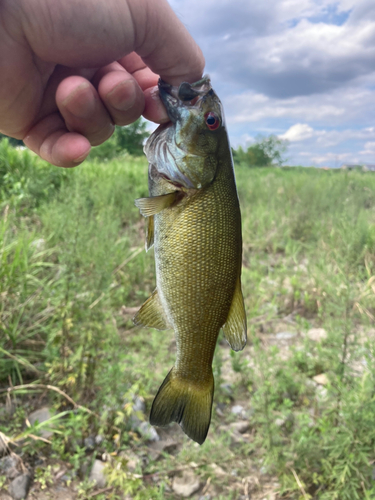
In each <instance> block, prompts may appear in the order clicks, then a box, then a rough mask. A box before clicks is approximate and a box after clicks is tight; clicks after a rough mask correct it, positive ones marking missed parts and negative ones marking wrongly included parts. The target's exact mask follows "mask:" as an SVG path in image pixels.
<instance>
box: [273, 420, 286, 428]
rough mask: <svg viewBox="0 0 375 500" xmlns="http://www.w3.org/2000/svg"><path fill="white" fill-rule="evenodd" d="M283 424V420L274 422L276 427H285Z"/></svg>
mask: <svg viewBox="0 0 375 500" xmlns="http://www.w3.org/2000/svg"><path fill="white" fill-rule="evenodd" d="M285 422H286V420H285V418H277V419H276V420H275V425H276V427H282V426H283V425H285Z"/></svg>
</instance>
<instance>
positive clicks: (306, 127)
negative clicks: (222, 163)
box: [169, 0, 375, 166]
mask: <svg viewBox="0 0 375 500" xmlns="http://www.w3.org/2000/svg"><path fill="white" fill-rule="evenodd" d="M169 1H170V3H171V5H172V7H173V8H174V9H175V10H176V12H177V13H178V15H179V16H180V18H181V19H182V21H183V22H184V23H185V24H186V25H187V27H188V28H189V29H190V31H191V32H192V34H193V36H194V37H195V38H196V40H197V41H198V43H199V45H200V46H201V47H202V49H203V53H204V55H205V57H206V62H207V70H208V72H209V73H210V74H211V77H212V81H213V84H214V88H215V90H216V91H217V92H218V94H219V96H220V98H221V99H222V101H223V104H224V107H225V111H226V117H227V123H228V126H229V133H230V136H231V142H232V144H233V145H234V146H235V147H237V145H239V144H242V145H244V146H246V145H248V144H250V143H251V142H252V140H253V138H254V137H256V136H257V134H258V133H259V132H263V133H267V134H268V133H274V134H276V135H278V136H280V137H283V138H286V139H288V140H289V141H290V147H289V149H290V153H291V154H290V155H289V156H291V157H292V158H291V159H292V161H295V162H296V163H300V164H301V163H302V164H311V162H313V163H317V164H327V162H328V163H329V162H330V164H331V165H336V166H337V162H344V161H345V162H355V161H358V158H362V160H361V161H368V162H370V160H371V159H372V162H374V150H375V147H374V144H373V143H374V142H375V128H374V122H375V120H374V116H375V8H374V0H267V1H266V2H257V1H255V0H205V2H202V1H201V0H169Z"/></svg>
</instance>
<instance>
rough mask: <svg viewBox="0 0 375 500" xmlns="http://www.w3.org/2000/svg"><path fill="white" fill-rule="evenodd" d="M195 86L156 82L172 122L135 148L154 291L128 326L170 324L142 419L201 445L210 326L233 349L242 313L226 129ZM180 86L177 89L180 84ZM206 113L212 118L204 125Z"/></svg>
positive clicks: (204, 86)
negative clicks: (172, 347) (168, 352)
mask: <svg viewBox="0 0 375 500" xmlns="http://www.w3.org/2000/svg"><path fill="white" fill-rule="evenodd" d="M202 82H203V83H202ZM198 84H199V85H200V87H199V90H196V89H198ZM198 84H197V85H196V86H194V84H192V85H191V93H188V95H189V96H190V95H194V92H195V91H196V92H199V96H198V98H197V100H196V101H195V102H194V104H192V103H189V102H186V100H184V101H182V100H177V99H176V98H175V97H174V98H173V100H172V99H171V98H170V96H171V93H173V92H174V95H175V94H176V90H175V89H174V90H173V89H172V88H169V89H168V90H166V89H165V85H164V84H163V83H160V84H159V89H160V94H161V97H162V100H163V102H164V104H165V105H166V108H167V111H170V106H173V112H170V117H171V119H172V121H173V120H174V122H173V124H172V125H170V126H161V127H160V128H159V129H158V130H157V131H156V132H154V133H153V135H152V136H151V137H150V138H149V140H148V142H147V144H146V147H145V152H146V155H147V158H148V159H149V162H150V167H149V190H150V198H143V199H140V200H136V204H137V206H138V207H139V208H140V210H141V213H142V214H143V215H145V216H147V217H148V218H149V225H148V231H149V232H148V236H147V242H148V247H149V246H150V245H151V244H152V242H153V243H154V249H155V269H156V290H155V292H154V293H153V295H152V296H151V297H150V299H148V300H147V301H146V303H145V304H144V305H143V306H142V308H141V309H140V311H139V312H138V313H137V315H136V317H135V323H136V324H143V325H145V326H154V327H159V328H167V327H171V328H173V330H174V333H175V337H176V347H177V356H176V362H175V365H174V367H173V368H172V370H171V371H170V372H169V374H168V375H167V377H166V379H165V381H164V382H163V384H162V386H161V387H160V389H159V392H158V394H157V395H156V397H155V400H154V403H153V406H152V409H151V415H150V422H151V423H152V424H153V425H161V426H165V425H167V424H168V423H170V422H172V421H177V422H178V423H179V424H180V425H181V427H182V429H183V430H184V432H185V433H186V434H187V435H188V436H189V437H191V438H192V439H194V440H195V441H197V442H198V443H203V442H204V440H205V438H206V435H207V432H208V428H209V424H210V419H211V407H212V398H213V390H214V380H213V373H212V360H213V356H214V351H215V347H216V342H217V337H218V334H219V331H220V329H221V328H223V330H224V334H225V336H226V338H227V340H228V342H229V344H230V345H231V347H232V348H233V349H235V350H239V349H242V348H243V347H244V345H245V343H246V316H245V310H244V306H243V297H242V291H241V280H240V276H241V259H242V237H241V214H240V207H239V202H238V196H237V190H236V185H235V178H234V171H233V164H232V157H231V152H230V146H229V141H228V136H227V132H226V129H225V124H224V119H223V113H222V108H221V103H220V101H219V99H218V97H217V96H216V94H215V93H214V92H213V90H212V89H211V85H210V82H209V80H208V79H207V78H206V79H204V80H202V81H201V82H198ZM183 85H184V92H186V85H190V84H183ZM171 89H172V90H171ZM177 93H178V92H177ZM208 114H209V116H210V121H206V118H205V117H207V116H208ZM216 118H217V120H219V121H220V125H218V126H217V127H216V128H215V129H214V130H210V126H211V123H214V125H215V124H217V122H215V120H216ZM173 159H174V160H173ZM165 162H168V164H166V163H165ZM173 162H174V163H173ZM184 183H185V184H184ZM192 186H193V187H192ZM151 218H152V220H151Z"/></svg>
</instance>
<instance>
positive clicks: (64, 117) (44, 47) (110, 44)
mask: <svg viewBox="0 0 375 500" xmlns="http://www.w3.org/2000/svg"><path fill="white" fill-rule="evenodd" d="M0 26H1V30H0V132H2V133H4V134H6V135H9V136H11V137H15V138H17V139H22V140H23V141H24V142H25V144H26V146H28V147H29V148H30V149H32V150H33V151H35V152H36V153H37V154H38V155H39V156H41V157H42V158H44V159H45V160H47V161H49V162H50V163H53V164H54V165H57V166H61V167H73V166H76V165H78V164H79V163H81V162H82V161H83V160H84V159H85V158H86V156H87V155H88V154H89V152H90V148H91V146H95V145H98V144H101V143H102V142H104V141H105V140H106V139H108V138H109V137H110V136H111V135H112V133H113V130H114V124H117V125H127V124H129V123H131V122H133V121H135V120H136V119H137V118H139V117H140V116H141V115H142V114H143V116H145V118H147V119H149V120H152V121H154V122H157V123H162V122H165V121H168V117H167V114H166V111H165V109H164V107H163V105H162V103H161V101H160V99H159V97H158V94H157V91H156V88H155V86H156V85H157V81H158V78H159V75H160V76H161V77H162V78H163V80H165V81H167V82H169V83H171V84H173V85H176V84H179V83H181V82H182V81H191V82H193V81H196V80H198V79H199V78H201V76H202V72H203V68H204V59H203V55H202V53H201V51H200V49H199V47H198V46H197V45H196V43H195V42H194V40H193V39H192V38H191V36H190V35H189V33H188V32H187V30H186V29H185V27H184V26H183V25H182V24H181V22H180V21H179V20H178V18H177V17H176V15H175V14H174V12H173V11H172V9H171V8H170V7H169V4H168V3H167V1H166V0H64V1H63V2H59V1H56V0H2V2H1V3H0Z"/></svg>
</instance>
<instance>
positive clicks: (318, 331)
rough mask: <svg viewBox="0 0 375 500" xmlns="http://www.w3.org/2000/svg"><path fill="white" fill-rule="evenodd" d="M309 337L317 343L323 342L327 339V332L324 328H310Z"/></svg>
mask: <svg viewBox="0 0 375 500" xmlns="http://www.w3.org/2000/svg"><path fill="white" fill-rule="evenodd" d="M307 336H308V337H309V339H310V340H313V341H315V342H322V340H325V339H326V338H327V332H326V331H325V330H324V328H310V330H309V331H308V332H307Z"/></svg>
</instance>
